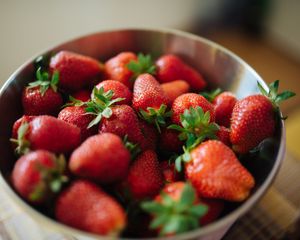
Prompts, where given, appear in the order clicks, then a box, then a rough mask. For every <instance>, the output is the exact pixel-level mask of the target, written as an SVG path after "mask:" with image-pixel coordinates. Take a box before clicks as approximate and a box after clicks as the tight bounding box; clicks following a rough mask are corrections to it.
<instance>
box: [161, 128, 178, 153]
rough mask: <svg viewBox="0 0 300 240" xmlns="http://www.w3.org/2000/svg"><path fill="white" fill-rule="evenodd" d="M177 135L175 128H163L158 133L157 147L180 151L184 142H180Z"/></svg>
mask: <svg viewBox="0 0 300 240" xmlns="http://www.w3.org/2000/svg"><path fill="white" fill-rule="evenodd" d="M178 136H179V133H178V132H177V131H175V130H172V129H163V130H162V132H161V134H160V139H159V148H160V149H161V150H164V151H168V152H175V153H178V152H180V150H181V149H182V146H183V145H184V142H182V141H181V140H180V139H179V138H178Z"/></svg>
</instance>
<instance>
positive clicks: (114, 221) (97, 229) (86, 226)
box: [55, 180, 126, 236]
mask: <svg viewBox="0 0 300 240" xmlns="http://www.w3.org/2000/svg"><path fill="white" fill-rule="evenodd" d="M55 217H56V219H57V220H58V221H60V222H62V223H64V224H66V225H69V226H71V227H74V228H78V229H80V230H83V231H87V232H91V233H96V234H100V235H110V236H116V235H119V234H120V232H121V231H122V230H123V229H124V227H125V225H126V214H125V211H124V209H123V208H122V207H121V206H120V204H119V203H118V202H117V201H116V200H115V199H113V198H112V197H111V196H109V195H108V194H106V193H105V192H104V191H103V190H102V189H101V188H99V187H98V186H97V185H95V184H93V183H91V182H89V181H87V180H75V181H74V182H73V183H72V184H71V185H70V186H69V187H68V188H67V189H65V191H64V192H62V193H61V194H60V195H59V197H58V199H57V201H56V204H55Z"/></svg>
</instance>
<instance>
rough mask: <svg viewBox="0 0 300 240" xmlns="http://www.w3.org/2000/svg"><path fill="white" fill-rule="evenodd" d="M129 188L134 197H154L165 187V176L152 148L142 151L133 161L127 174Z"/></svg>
mask: <svg viewBox="0 0 300 240" xmlns="http://www.w3.org/2000/svg"><path fill="white" fill-rule="evenodd" d="M126 182H127V185H128V189H129V191H130V193H131V195H132V196H133V198H134V199H143V198H147V197H153V196H155V195H156V194H157V193H159V191H160V189H161V188H162V187H163V176H162V172H161V169H160V166H159V162H158V159H157V155H156V153H155V152H154V151H152V150H147V151H144V152H143V153H141V154H140V155H139V156H138V157H137V159H136V160H135V161H134V162H133V164H132V165H131V167H130V169H129V173H128V176H127V181H126Z"/></svg>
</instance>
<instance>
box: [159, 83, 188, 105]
mask: <svg viewBox="0 0 300 240" xmlns="http://www.w3.org/2000/svg"><path fill="white" fill-rule="evenodd" d="M161 87H162V89H163V90H164V92H165V94H166V96H167V99H168V104H169V106H171V105H172V103H173V102H174V100H175V99H176V98H177V97H179V96H180V95H182V94H184V93H187V92H189V90H190V85H189V84H188V83H187V82H186V81H183V80H176V81H172V82H167V83H163V84H161Z"/></svg>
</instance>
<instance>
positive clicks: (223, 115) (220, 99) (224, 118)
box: [212, 92, 237, 128]
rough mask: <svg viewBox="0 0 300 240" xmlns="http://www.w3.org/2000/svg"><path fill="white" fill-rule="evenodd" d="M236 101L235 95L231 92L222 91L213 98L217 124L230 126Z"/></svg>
mask: <svg viewBox="0 0 300 240" xmlns="http://www.w3.org/2000/svg"><path fill="white" fill-rule="evenodd" d="M236 101H237V99H236V97H235V96H234V95H233V94H232V93H231V92H223V93H221V94H219V95H218V96H217V97H216V98H215V99H214V100H213V102H212V103H213V105H214V109H215V117H216V123H217V124H219V125H222V126H224V127H227V128H228V127H230V119H231V114H232V110H233V107H234V105H235V104H236Z"/></svg>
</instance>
